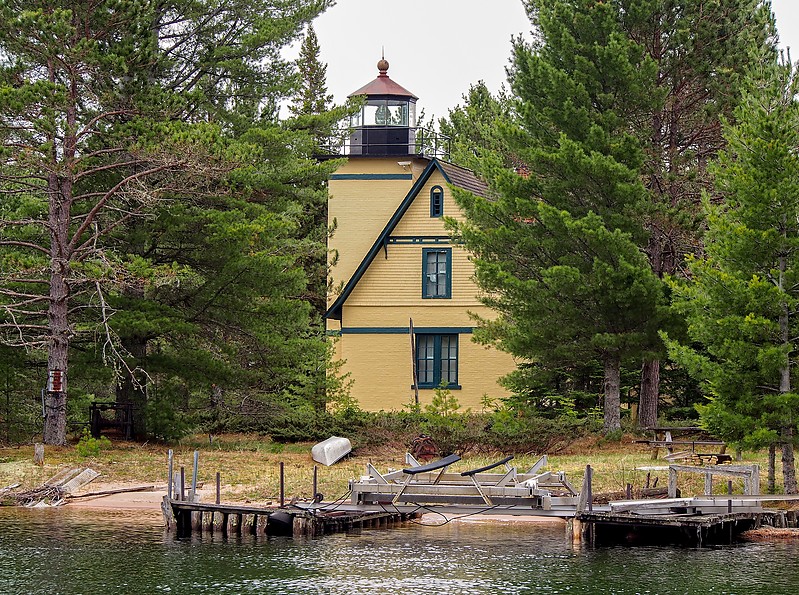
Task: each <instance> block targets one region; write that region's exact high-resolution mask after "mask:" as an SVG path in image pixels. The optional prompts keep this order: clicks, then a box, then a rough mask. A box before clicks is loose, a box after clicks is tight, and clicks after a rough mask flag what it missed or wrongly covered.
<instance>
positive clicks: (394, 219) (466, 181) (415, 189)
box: [325, 158, 488, 320]
mask: <svg viewBox="0 0 799 595" xmlns="http://www.w3.org/2000/svg"><path fill="white" fill-rule="evenodd" d="M434 171H439V172H441V175H442V176H443V177H444V180H446V182H447V183H448V184H452V185H453V186H457V187H459V188H463V189H464V190H468V191H469V192H472V193H474V194H477V195H479V196H486V195H487V193H488V185H487V184H486V183H485V182H483V181H482V180H480V179H479V178H478V177H477V176H476V175H475V174H474V172H472V171H471V170H468V169H466V168H463V167H459V166H457V165H454V164H452V163H447V162H446V161H440V160H439V159H436V158H432V159H430V163H428V164H427V167H425V169H424V171H423V172H422V174H421V175H420V176H419V179H418V180H416V182H415V183H414V185H413V186H412V187H411V189H410V190H409V191H408V194H407V195H406V196H405V198H404V199H403V200H402V202H401V203H400V205H399V207H397V210H396V211H395V212H394V214H393V215H392V216H391V219H389V220H388V223H386V226H385V227H384V228H383V231H381V232H380V235H379V236H377V239H376V240H375V242H374V244H372V247H371V248H370V249H369V251H368V252H367V253H366V256H364V257H363V260H362V261H361V264H359V265H358V268H357V269H355V272H354V273H353V274H352V277H350V280H349V281H347V284H346V285H345V286H344V289H343V290H342V291H341V294H340V295H339V296H338V298H337V299H336V301H335V302H333V304H332V305H331V306H330V308H328V310H327V312H326V313H325V318H332V319H333V320H341V310H342V308H343V307H344V302H346V301H347V298H348V297H349V296H350V294H351V293H352V291H353V290H354V289H355V286H356V285H357V284H358V281H360V280H361V277H363V276H364V274H365V273H366V270H367V269H368V268H369V265H370V264H372V261H373V260H374V259H375V256H377V255H378V254H379V253H380V250H381V249H382V248H383V247H384V246H385V245H386V244H387V243H388V238H389V236H390V235H391V233H392V232H393V231H394V229H395V228H396V227H397V225H398V224H399V222H400V221H401V220H402V217H403V216H404V215H405V213H406V211H407V210H408V208H410V206H411V204H412V203H413V201H414V199H415V198H416V197H417V196H418V194H419V192H420V191H421V189H422V188H423V187H424V185H425V184H426V183H427V181H428V180H429V179H430V176H431V175H432V174H433V172H434Z"/></svg>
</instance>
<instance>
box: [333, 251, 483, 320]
mask: <svg viewBox="0 0 799 595" xmlns="http://www.w3.org/2000/svg"><path fill="white" fill-rule="evenodd" d="M437 247H441V248H450V247H451V246H449V245H448V244H442V245H440V246H439V245H431V244H425V245H420V244H389V246H388V249H387V253H388V258H387V259H386V251H383V252H381V253H380V254H379V255H378V256H377V258H375V259H374V261H372V264H371V265H370V266H369V268H368V269H367V270H366V273H365V274H364V275H363V277H362V278H361V280H360V282H359V283H358V285H357V286H356V287H355V289H354V290H353V292H352V294H350V297H349V299H348V300H347V303H348V304H350V305H361V304H383V305H396V304H409V303H419V304H420V305H425V306H431V307H439V305H440V303H446V302H449V304H447V305H451V304H458V305H460V306H465V307H470V306H472V305H477V304H478V303H479V302H478V300H477V298H476V296H477V294H478V288H477V286H476V285H475V283H474V280H473V274H474V268H473V265H472V263H471V262H469V259H468V254H467V253H466V252H465V251H464V250H462V249H461V248H460V247H458V246H455V247H452V297H451V298H447V299H423V298H422V250H423V249H424V248H437ZM428 302H430V303H428Z"/></svg>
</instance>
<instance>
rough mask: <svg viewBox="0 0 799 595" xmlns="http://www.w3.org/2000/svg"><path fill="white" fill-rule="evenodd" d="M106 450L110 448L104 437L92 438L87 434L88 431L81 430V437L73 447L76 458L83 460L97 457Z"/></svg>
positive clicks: (109, 442)
mask: <svg viewBox="0 0 799 595" xmlns="http://www.w3.org/2000/svg"><path fill="white" fill-rule="evenodd" d="M106 448H111V441H110V440H109V439H108V438H106V437H105V436H100V437H99V438H94V437H92V436H91V434H89V430H83V435H82V436H81V437H80V440H79V441H78V444H77V445H76V446H75V450H77V451H78V456H81V457H83V458H89V457H96V456H99V454H100V451H101V450H103V449H106Z"/></svg>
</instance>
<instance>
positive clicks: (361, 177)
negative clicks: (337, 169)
mask: <svg viewBox="0 0 799 595" xmlns="http://www.w3.org/2000/svg"><path fill="white" fill-rule="evenodd" d="M330 179H331V180H413V174H332V175H331V176H330Z"/></svg>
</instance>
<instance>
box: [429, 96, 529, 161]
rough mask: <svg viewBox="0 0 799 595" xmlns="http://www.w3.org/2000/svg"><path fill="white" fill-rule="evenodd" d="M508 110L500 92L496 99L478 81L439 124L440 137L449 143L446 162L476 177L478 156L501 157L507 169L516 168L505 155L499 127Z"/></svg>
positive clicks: (506, 98)
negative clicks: (445, 137)
mask: <svg viewBox="0 0 799 595" xmlns="http://www.w3.org/2000/svg"><path fill="white" fill-rule="evenodd" d="M510 107H511V101H510V99H509V97H508V96H507V93H506V92H505V90H504V89H503V90H502V91H500V92H499V93H498V94H497V96H496V97H495V96H494V95H492V94H491V91H489V90H488V87H486V84H485V83H484V82H483V81H479V82H478V83H477V84H475V85H472V86H471V87H470V88H469V91H468V92H467V93H466V94H465V95H464V96H463V105H462V106H461V105H459V106H457V107H455V108H453V109H451V110H449V113H448V115H447V117H446V118H441V119H440V120H439V129H440V131H441V134H443V135H445V136H447V137H449V139H450V160H451V161H452V162H453V163H457V164H458V165H461V166H463V167H467V168H469V169H471V170H472V171H475V172H477V173H481V172H480V168H481V167H482V163H483V161H482V159H481V157H482V156H485V155H487V154H492V153H493V154H498V155H499V154H501V155H503V157H504V164H505V165H506V166H507V167H514V166H516V165H518V164H519V163H518V159H515V158H514V156H513V155H509V154H507V153H506V152H505V148H506V147H505V146H504V143H503V141H502V138H501V135H500V131H499V126H500V123H501V122H502V120H503V119H504V117H505V116H506V115H507V113H508V110H509V109H510Z"/></svg>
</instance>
